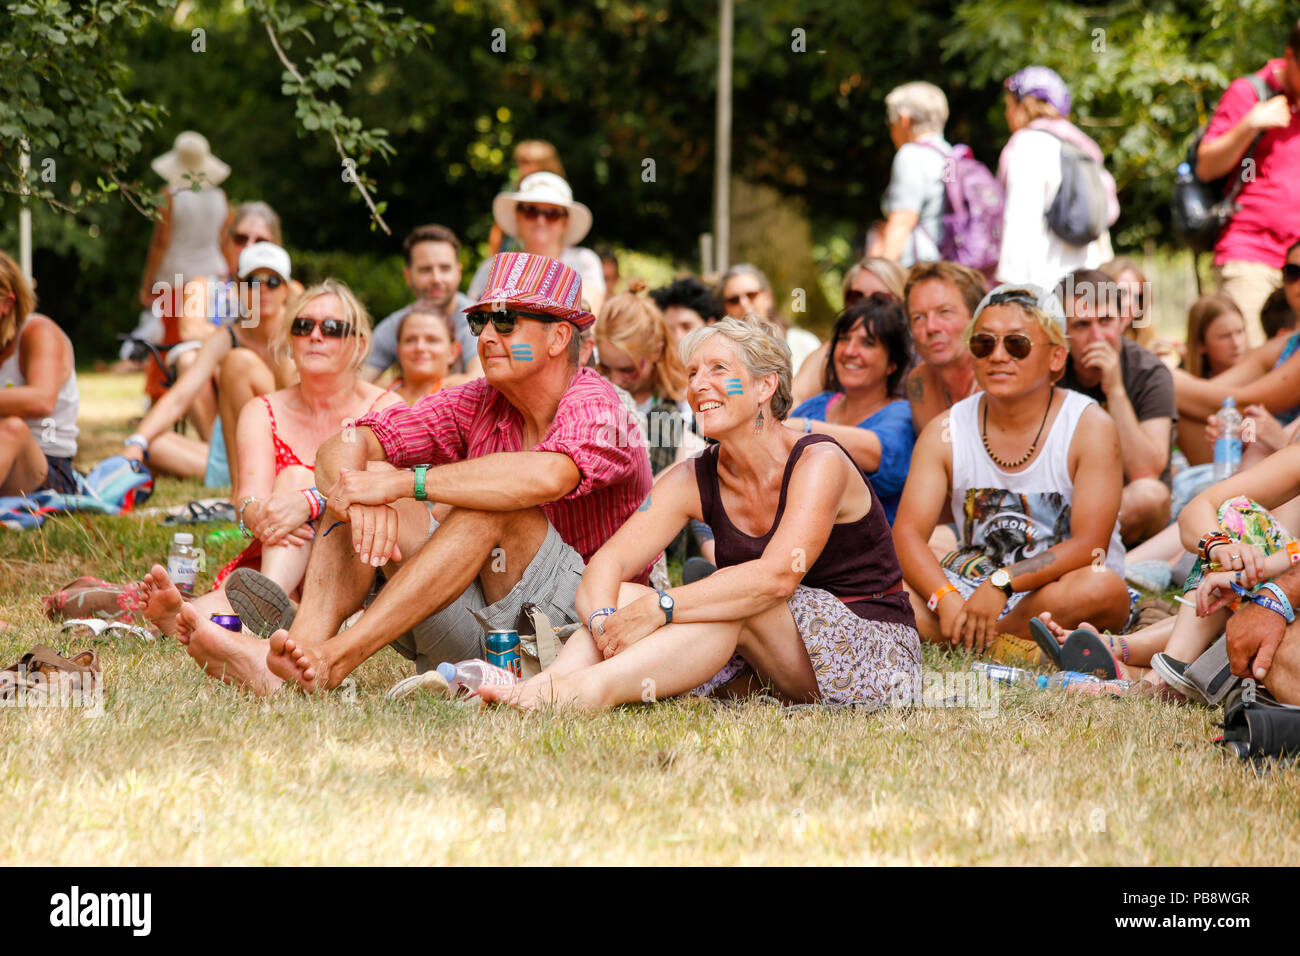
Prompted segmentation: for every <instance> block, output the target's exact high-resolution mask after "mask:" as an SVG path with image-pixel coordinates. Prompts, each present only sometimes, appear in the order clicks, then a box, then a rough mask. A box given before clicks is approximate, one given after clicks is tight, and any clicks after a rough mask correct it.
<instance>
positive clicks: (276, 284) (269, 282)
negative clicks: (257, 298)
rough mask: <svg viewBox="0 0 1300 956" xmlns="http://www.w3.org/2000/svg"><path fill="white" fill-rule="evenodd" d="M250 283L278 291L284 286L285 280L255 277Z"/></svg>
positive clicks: (276, 277)
mask: <svg viewBox="0 0 1300 956" xmlns="http://www.w3.org/2000/svg"><path fill="white" fill-rule="evenodd" d="M248 281H249V283H250V284H251V285H264V286H266V287H267V288H268V289H278V288H280V286H282V285H284V280H283V279H281V278H280V277H279V276H266V277H265V278H259V277H257V276H253V277H252V278H251V279H249V280H248Z"/></svg>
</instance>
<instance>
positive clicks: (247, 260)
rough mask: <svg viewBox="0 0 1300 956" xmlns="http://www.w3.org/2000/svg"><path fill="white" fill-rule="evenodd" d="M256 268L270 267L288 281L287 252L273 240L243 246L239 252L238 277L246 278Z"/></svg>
mask: <svg viewBox="0 0 1300 956" xmlns="http://www.w3.org/2000/svg"><path fill="white" fill-rule="evenodd" d="M258 269H270V270H271V271H272V272H274V273H275V274H276V275H278V276H279V277H280V278H281V279H283V280H284V281H285V282H288V281H289V253H287V252H285V251H284V250H283V249H281V248H280V247H279V246H277V245H276V244H275V243H274V242H255V243H253V244H252V245H251V246H245V247H244V251H243V252H241V253H240V254H239V270H238V271H239V278H241V279H244V278H247V277H248V276H250V275H252V274H253V273H254V272H256V271H257V270H258Z"/></svg>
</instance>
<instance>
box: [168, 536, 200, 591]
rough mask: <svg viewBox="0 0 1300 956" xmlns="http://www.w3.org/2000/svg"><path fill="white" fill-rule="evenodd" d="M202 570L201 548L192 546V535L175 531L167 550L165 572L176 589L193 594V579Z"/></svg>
mask: <svg viewBox="0 0 1300 956" xmlns="http://www.w3.org/2000/svg"><path fill="white" fill-rule="evenodd" d="M202 570H203V549H202V548H196V547H194V535H192V534H188V533H186V532H184V531H178V532H176V535H175V537H173V538H172V546H171V548H170V549H169V550H168V551H167V574H168V575H169V576H170V577H171V579H172V583H173V584H175V585H176V589H177V590H178V591H180V592H181V594H184V595H185V596H187V597H188V596H189V595H191V594H193V593H194V581H195V579H196V578H197V577H198V576H199V572H200V571H202Z"/></svg>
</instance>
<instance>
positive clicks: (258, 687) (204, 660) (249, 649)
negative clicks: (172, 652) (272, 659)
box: [177, 604, 284, 695]
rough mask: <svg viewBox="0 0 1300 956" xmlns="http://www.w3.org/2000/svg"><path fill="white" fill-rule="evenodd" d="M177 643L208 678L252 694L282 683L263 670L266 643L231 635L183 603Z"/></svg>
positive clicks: (248, 635)
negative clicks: (249, 691) (196, 662)
mask: <svg viewBox="0 0 1300 956" xmlns="http://www.w3.org/2000/svg"><path fill="white" fill-rule="evenodd" d="M177 628H178V636H179V638H180V642H181V643H182V644H184V645H185V650H186V652H187V653H188V654H189V655H190V657H192V658H194V659H195V660H196V661H198V663H199V666H200V667H202V668H203V670H204V672H205V673H207V675H208V676H209V677H214V678H216V679H217V680H221V681H225V682H226V683H227V684H234V685H235V686H236V687H243V688H246V689H248V690H251V691H252V692H253V693H255V694H263V695H265V694H273V693H275V692H276V691H277V690H279V689H280V685H281V684H283V683H284V682H283V681H282V680H280V678H278V677H276V676H275V675H274V674H272V673H271V672H270V671H268V670H267V669H266V642H265V641H262V640H261V639H260V638H256V637H253V636H252V635H251V634H242V633H241V634H235V633H233V632H231V631H228V630H226V629H225V628H224V627H221V626H220V625H217V624H213V623H212V622H211V621H209V620H207V619H206V618H204V617H203V616H202V615H200V614H199V612H198V611H196V610H194V607H193V605H190V604H186V605H185V606H184V607H182V608H181V610H180V613H179V614H178V615H177Z"/></svg>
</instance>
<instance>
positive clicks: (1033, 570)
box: [894, 286, 1129, 650]
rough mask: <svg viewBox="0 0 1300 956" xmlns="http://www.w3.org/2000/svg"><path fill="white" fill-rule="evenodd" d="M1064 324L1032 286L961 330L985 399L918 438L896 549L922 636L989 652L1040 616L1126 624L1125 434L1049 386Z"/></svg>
mask: <svg viewBox="0 0 1300 956" xmlns="http://www.w3.org/2000/svg"><path fill="white" fill-rule="evenodd" d="M1064 318H1065V316H1064V312H1063V311H1062V309H1061V304H1060V301H1059V300H1058V299H1056V298H1055V297H1053V296H1049V295H1046V294H1044V293H1043V292H1042V290H1040V289H1037V288H1035V287H1033V286H1028V287H1025V286H1000V287H998V288H997V289H994V290H993V291H992V292H990V293H989V294H988V295H987V296H985V298H984V300H983V301H982V302H981V303H980V305H979V308H978V309H977V310H976V311H975V316H974V318H973V319H972V320H971V324H970V326H969V327H968V329H967V334H966V338H967V343H968V345H969V347H970V350H971V354H972V356H973V357H974V362H975V378H976V382H977V384H978V387H979V388H980V390H981V391H982V393H983V394H980V393H976V394H974V395H972V396H970V397H969V398H965V399H962V400H961V401H959V402H957V403H955V404H954V405H953V407H952V410H951V412H950V413H949V414H948V415H941V416H939V417H938V418H935V419H934V420H933V421H931V422H930V423H929V424H928V425H927V426H926V427H925V429H924V430H923V431H922V433H921V437H920V438H919V439H918V440H917V444H916V449H915V450H914V452H913V455H912V469H911V472H910V474H909V475H908V479H907V485H906V487H905V488H904V490H903V499H902V502H901V504H900V505H899V509H898V516H897V518H896V519H895V523H894V545H895V548H896V549H897V551H898V557H899V561H900V562H901V563H902V565H903V577H904V581H905V582H906V584H907V589H908V593H909V595H910V597H911V599H912V607H913V610H914V611H915V612H916V619H917V629H918V630H919V631H920V633H921V636H922V637H923V638H924V639H926V640H929V641H936V642H939V641H947V642H950V643H952V644H958V643H960V644H962V645H963V646H964V647H967V648H972V649H975V650H982V649H983V648H984V647H986V646H987V645H988V644H990V643H991V642H992V641H993V640H994V639H995V638H996V637H997V636H998V635H999V634H1003V633H1011V634H1016V635H1019V636H1028V633H1029V621H1030V619H1031V618H1032V617H1034V616H1036V615H1038V614H1040V613H1042V612H1043V611H1051V612H1052V615H1053V617H1054V618H1057V619H1058V620H1059V621H1060V622H1061V623H1062V624H1063V625H1064V626H1066V627H1067V629H1070V628H1073V627H1074V626H1075V625H1077V624H1078V623H1079V622H1080V621H1084V620H1091V621H1093V622H1095V623H1096V624H1097V625H1098V626H1099V627H1103V628H1112V629H1116V630H1118V629H1119V628H1121V627H1122V626H1123V625H1124V623H1125V622H1126V621H1127V619H1128V615H1129V598H1128V588H1127V586H1126V585H1125V584H1124V580H1123V578H1122V577H1121V576H1120V574H1119V573H1117V571H1122V569H1123V566H1124V548H1123V545H1122V544H1121V543H1120V538H1119V522H1118V515H1119V504H1120V491H1121V488H1122V486H1123V477H1122V468H1121V463H1120V456H1119V439H1118V436H1117V433H1116V430H1115V424H1114V422H1113V421H1111V419H1110V417H1109V416H1107V415H1106V413H1105V412H1103V411H1102V410H1101V409H1100V408H1099V407H1098V406H1097V404H1096V402H1094V401H1092V399H1090V398H1087V397H1086V396H1083V395H1080V394H1079V393H1077V392H1070V391H1066V390H1062V389H1058V388H1056V387H1054V384H1053V383H1054V382H1055V381H1056V380H1057V379H1058V378H1060V376H1061V373H1062V371H1063V370H1064V368H1065V360H1066V357H1067V355H1068V349H1067V347H1066V344H1065V322H1064ZM949 501H950V502H951V509H952V511H951V513H952V518H953V519H954V520H955V521H956V523H957V528H958V532H959V534H958V548H957V550H956V551H954V552H951V553H949V554H946V555H943V556H940V555H938V554H936V553H934V552H933V551H931V549H930V547H929V546H928V544H927V542H928V540H929V538H930V535H931V533H932V532H933V531H934V528H935V525H936V524H938V523H939V521H940V520H942V518H943V510H944V504H945V502H949Z"/></svg>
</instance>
